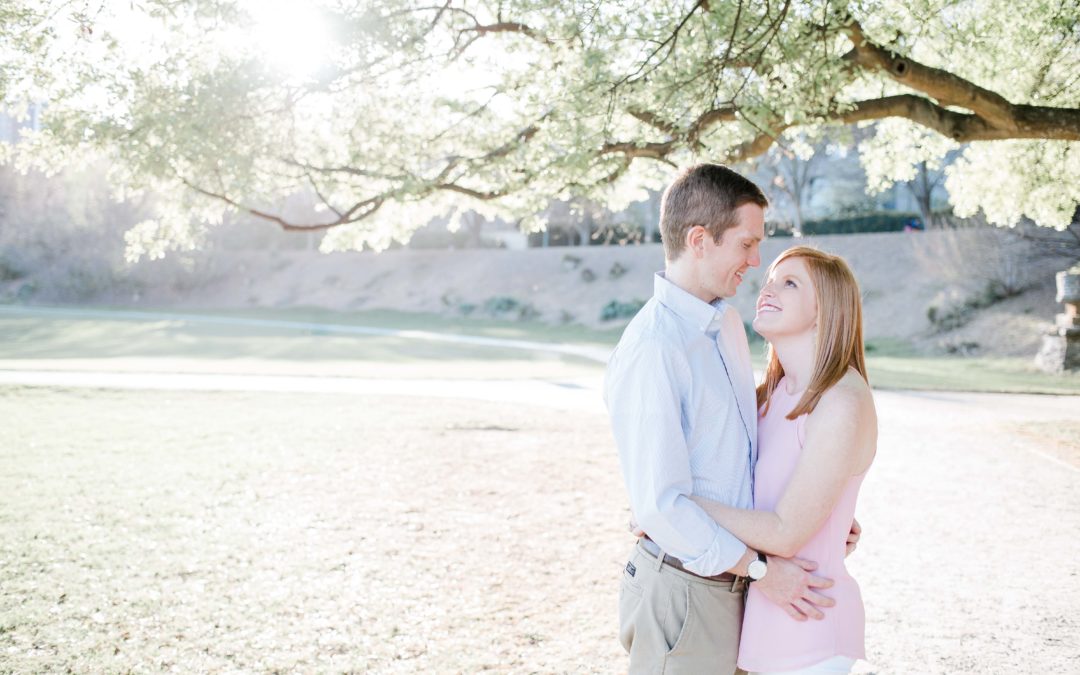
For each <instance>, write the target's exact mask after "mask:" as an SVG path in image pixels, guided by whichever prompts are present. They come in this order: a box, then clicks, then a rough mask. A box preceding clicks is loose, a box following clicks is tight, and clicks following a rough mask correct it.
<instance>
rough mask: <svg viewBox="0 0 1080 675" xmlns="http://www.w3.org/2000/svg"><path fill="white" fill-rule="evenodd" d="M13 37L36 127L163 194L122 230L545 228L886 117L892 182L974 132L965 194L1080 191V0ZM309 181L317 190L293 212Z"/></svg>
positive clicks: (194, 1) (1051, 220)
mask: <svg viewBox="0 0 1080 675" xmlns="http://www.w3.org/2000/svg"><path fill="white" fill-rule="evenodd" d="M289 7H292V8H293V9H292V10H288V8H289ZM286 11H292V12H293V14H285V13H283V12H286ZM275 12H276V13H275ZM319 26H322V27H323V28H322V29H320V28H319ZM271 29H272V30H271ZM274 31H277V32H274ZM0 64H2V65H0V89H2V92H0V93H2V95H3V98H4V99H5V100H7V101H8V102H10V103H14V104H18V103H20V102H25V101H28V100H46V101H47V102H48V107H47V110H46V115H45V120H44V123H45V127H46V128H45V131H44V133H43V134H41V135H40V137H38V138H37V139H34V140H32V141H28V142H25V143H23V144H20V146H19V148H20V154H22V155H23V156H24V157H29V158H31V159H33V161H34V162H35V163H37V164H38V165H42V166H50V165H52V166H56V165H63V164H68V163H71V162H72V161H74V159H75V158H76V156H77V151H82V150H89V151H93V152H96V153H104V154H106V155H107V156H108V157H109V159H110V160H111V162H112V164H111V168H110V174H109V180H110V181H111V182H112V183H113V184H115V185H117V186H118V187H119V188H120V189H122V190H123V191H124V193H125V194H130V193H132V192H139V191H147V190H152V191H154V192H156V193H158V194H159V195H161V196H162V197H161V198H159V199H158V200H157V204H158V206H159V209H160V210H159V213H158V214H157V215H156V216H155V217H153V218H150V219H148V220H146V221H144V222H142V223H140V224H138V225H137V226H136V227H135V228H133V229H132V231H131V232H129V234H128V237H127V245H128V251H129V255H130V256H131V257H138V256H140V255H150V256H158V255H161V254H163V253H164V251H165V250H167V249H168V248H169V247H175V246H185V245H189V244H190V243H191V242H193V241H196V242H197V240H198V237H199V235H200V232H202V231H203V228H205V227H206V226H207V225H212V224H215V223H218V222H220V221H221V218H222V215H223V213H224V212H228V211H245V212H248V213H250V214H253V215H255V216H257V217H259V218H262V219H265V220H266V221H267V222H270V223H274V224H275V225H277V226H279V227H282V228H285V229H286V230H330V232H328V233H327V236H326V237H324V239H323V240H322V247H323V249H324V250H334V249H350V248H363V247H369V248H376V249H379V248H385V247H387V246H389V245H390V244H391V243H392V242H393V241H395V240H399V241H402V240H406V239H407V238H408V237H409V235H410V234H411V232H413V231H414V230H415V229H416V228H417V227H420V226H421V225H423V224H424V223H426V222H429V221H430V219H431V218H432V217H433V216H436V215H440V214H446V213H449V212H454V213H456V214H461V213H464V212H466V211H468V210H474V211H476V212H478V213H480V214H482V215H484V216H485V217H493V216H496V215H498V216H502V217H504V218H506V219H508V220H518V219H520V220H521V222H522V224H523V227H524V228H525V229H527V230H531V229H535V228H537V227H540V226H542V225H543V222H542V220H539V219H538V216H537V214H540V213H542V212H543V210H544V206H545V205H546V203H547V202H548V201H549V200H551V199H559V200H569V199H571V198H584V199H591V200H595V201H599V202H602V203H604V204H606V205H607V206H608V207H609V208H610V209H612V210H619V209H621V208H622V207H623V206H625V205H626V204H628V203H630V202H632V201H635V200H638V199H642V198H644V197H645V196H646V193H645V192H644V191H643V188H644V187H652V188H656V187H658V186H660V185H662V184H663V183H664V182H666V181H667V180H668V179H670V176H671V174H672V172H673V170H674V168H675V167H680V166H684V165H686V164H688V163H690V162H693V161H698V160H716V161H725V162H729V163H734V162H738V161H743V160H747V159H750V158H753V157H756V156H759V155H761V154H762V153H764V152H766V151H767V150H768V149H769V148H771V147H773V146H774V144H777V142H778V141H779V142H781V143H783V141H784V138H785V137H786V136H785V134H789V133H804V132H813V131H815V130H818V129H820V128H821V127H822V126H824V125H831V124H853V123H863V122H868V121H875V120H876V121H879V122H880V124H879V133H877V134H875V136H874V139H877V140H876V141H874V140H871V141H868V142H867V143H864V144H863V145H864V147H862V148H861V155H862V157H863V158H864V162H865V167H866V170H867V174H868V176H870V175H872V176H873V177H874V181H876V183H877V184H878V185H879V186H884V185H886V184H889V183H891V182H894V181H897V180H901V181H902V180H910V179H911V176H910V174H911V167H913V166H917V165H918V164H919V163H920V162H926V163H927V166H928V167H929V168H934V169H936V168H938V166H939V163H940V159H941V157H943V156H944V154H945V153H946V152H948V151H949V150H952V149H955V148H956V147H958V144H967V145H966V146H965V148H964V149H963V151H962V153H961V156H960V157H959V158H958V160H957V161H956V162H955V163H954V164H953V165H951V166H950V167H949V168H948V169H947V170H946V178H945V180H946V185H947V187H948V191H949V194H950V198H951V200H952V206H953V209H954V211H955V212H956V213H958V214H960V215H965V214H972V213H975V212H977V211H979V210H980V209H981V210H982V211H983V212H984V213H985V214H986V217H987V218H988V219H989V220H990V221H991V222H994V223H998V224H1013V223H1015V222H1017V221H1018V220H1019V219H1020V218H1021V217H1024V216H1026V217H1028V218H1030V219H1032V220H1033V221H1035V222H1037V223H1039V224H1041V225H1047V226H1054V227H1058V228H1063V227H1065V226H1066V225H1067V223H1068V222H1069V220H1070V218H1071V215H1072V212H1073V209H1074V208H1075V205H1076V204H1077V203H1078V202H1080V181H1077V180H1076V176H1078V175H1080V143H1078V142H1080V79H1078V78H1077V77H1076V73H1077V72H1080V4H1078V3H1076V2H1073V1H1062V0H1029V1H1026V2H1020V3H1018V2H1015V1H1014V0H964V1H962V2H957V1H956V0H810V1H808V2H798V3H796V2H792V1H790V0H786V1H784V0H781V1H779V2H766V3H761V2H748V1H745V0H736V1H731V2H717V1H715V0H712V1H709V0H696V1H692V0H683V1H674V0H669V1H665V2H653V1H651V0H650V1H648V2H646V1H644V0H633V1H629V0H628V1H626V2H618V3H615V2H611V3H601V2H592V1H588V2H586V1H584V0H512V1H509V2H508V1H506V0H499V1H495V0H472V1H469V2H465V1H464V0H447V1H446V2H435V3H431V2H417V1H415V0H372V1H371V2H363V3H355V2H344V1H343V0H322V1H321V2H312V3H294V4H293V5H284V4H282V3H261V2H256V1H255V0H189V1H187V2H183V3H178V2H175V1H174V0H141V1H140V2H126V1H125V2H119V1H117V2H104V3H85V2H70V0H46V1H44V2H41V1H36V0H35V1H31V0H8V2H5V3H4V6H3V9H2V10H0ZM300 190H307V191H311V192H312V193H313V194H315V195H317V197H318V200H319V202H320V208H321V213H320V214H319V215H317V216H314V217H311V218H307V219H301V220H296V219H290V218H287V217H284V216H283V215H282V213H281V211H280V210H279V209H278V206H277V205H278V204H279V203H280V202H281V200H282V198H283V197H284V196H286V195H289V194H293V193H296V192H298V191H300ZM454 217H458V216H454Z"/></svg>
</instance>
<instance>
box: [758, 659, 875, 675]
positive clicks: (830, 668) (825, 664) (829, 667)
mask: <svg viewBox="0 0 1080 675" xmlns="http://www.w3.org/2000/svg"><path fill="white" fill-rule="evenodd" d="M853 665H855V659H853V658H849V657H847V656H834V657H832V658H828V659H825V660H824V661H818V662H817V663H814V664H811V665H809V666H806V667H804V668H797V669H795V670H770V671H769V672H767V673H755V675H842V674H845V675H846V673H850V672H851V667H852V666H853Z"/></svg>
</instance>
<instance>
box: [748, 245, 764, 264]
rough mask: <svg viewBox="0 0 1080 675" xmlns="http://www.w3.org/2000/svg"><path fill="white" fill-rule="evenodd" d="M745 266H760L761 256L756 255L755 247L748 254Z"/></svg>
mask: <svg viewBox="0 0 1080 675" xmlns="http://www.w3.org/2000/svg"><path fill="white" fill-rule="evenodd" d="M746 264H747V265H750V267H757V266H758V265H760V264H761V254H760V253H758V251H757V248H756V247H755V248H754V250H753V251H751V252H750V259H749V260H747V261H746Z"/></svg>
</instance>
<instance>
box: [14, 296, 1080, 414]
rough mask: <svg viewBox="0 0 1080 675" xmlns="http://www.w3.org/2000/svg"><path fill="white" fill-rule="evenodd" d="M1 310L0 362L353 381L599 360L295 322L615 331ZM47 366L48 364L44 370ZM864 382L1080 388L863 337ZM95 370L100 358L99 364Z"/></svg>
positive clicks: (1028, 369)
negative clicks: (251, 322) (90, 315)
mask: <svg viewBox="0 0 1080 675" xmlns="http://www.w3.org/2000/svg"><path fill="white" fill-rule="evenodd" d="M32 312H33V310H30V311H29V312H27V313H23V314H19V313H3V314H0V367H3V368H42V367H44V368H56V367H59V366H60V365H62V364H67V367H76V368H78V367H87V366H86V362H87V361H90V362H99V361H101V360H108V362H109V365H108V368H112V369H117V370H145V369H154V368H157V369H159V370H199V371H215V372H216V371H220V370H244V371H247V372H275V373H276V372H297V373H300V372H305V373H308V374H313V375H335V374H336V375H353V376H361V377H391V376H395V377H414V376H415V377H439V376H442V377H470V378H492V377H493V378H509V377H525V378H528V377H579V376H580V377H587V376H596V375H598V374H599V372H600V369H601V368H602V367H603V364H602V363H600V362H597V361H595V360H593V361H590V360H587V359H582V358H578V357H575V356H568V355H559V354H551V353H543V352H538V351H530V350H522V349H509V348H502V347H489V346H479V345H463V344H450V343H440V342H431V341H426V340H416V339H405V338H400V337H391V336H376V335H354V334H342V333H338V332H334V331H333V330H322V329H318V328H312V327H310V326H305V325H303V324H311V323H319V324H331V325H334V326H345V327H355V326H362V327H369V328H380V329H395V330H406V331H425V332H434V333H441V334H451V335H474V336H481V337H491V338H501V339H508V340H525V341H531V342H539V343H547V344H553V345H560V344H568V343H569V344H576V345H582V346H585V347H589V348H593V349H594V350H596V351H597V352H598V353H601V354H602V353H603V351H604V350H605V349H608V348H610V347H613V346H614V345H615V343H616V342H617V341H618V338H619V335H620V334H621V328H616V329H610V330H604V331H597V330H591V329H589V328H586V327H583V326H576V325H569V326H549V325H546V324H541V323H536V322H527V321H520V322H506V321H494V320H485V319H463V318H444V317H439V316H433V315H426V314H415V313H408V312H391V311H368V312H351V313H341V312H331V311H327V310H319V309H304V308H296V309H288V310H239V311H235V312H233V311H230V312H224V311H197V312H196V311H190V312H180V314H192V315H199V316H206V317H220V318H221V319H223V320H228V319H229V318H241V319H245V320H257V321H268V322H295V323H296V324H297V325H296V326H292V327H290V326H284V325H280V324H278V325H267V326H259V325H242V326H236V325H224V324H214V323H198V322H190V321H184V320H183V319H169V320H166V319H162V320H137V319H134V318H126V317H125V315H123V314H118V315H116V316H115V317H113V318H101V317H94V318H61V317H57V316H47V315H40V314H34V313H32ZM751 350H752V353H753V354H754V361H755V363H754V365H755V367H756V368H758V369H761V368H762V367H763V365H764V354H763V343H762V342H761V341H760V340H759V341H755V342H753V343H752V344H751ZM42 364H49V365H42ZM867 364H868V367H869V369H870V379H871V382H872V383H873V385H874V386H875V387H878V388H882V389H926V390H951V391H973V392H1002V393H1005V392H1007V393H1041V394H1080V373H1073V374H1066V375H1050V374H1047V373H1043V372H1040V371H1038V370H1036V369H1035V367H1034V365H1033V363H1032V360H1031V359H1022V358H985V357H960V356H950V357H930V356H923V355H920V354H917V353H916V352H915V351H914V350H913V349H911V348H910V346H908V345H906V344H905V343H903V342H899V341H890V340H878V341H871V342H869V343H868V344H867ZM102 367H103V366H102V365H101V364H100V363H98V365H97V368H98V369H101V368H102Z"/></svg>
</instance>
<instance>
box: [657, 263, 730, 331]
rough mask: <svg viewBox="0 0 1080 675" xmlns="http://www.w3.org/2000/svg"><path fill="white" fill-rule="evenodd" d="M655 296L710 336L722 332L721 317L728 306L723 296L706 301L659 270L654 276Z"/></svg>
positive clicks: (661, 302)
mask: <svg viewBox="0 0 1080 675" xmlns="http://www.w3.org/2000/svg"><path fill="white" fill-rule="evenodd" d="M653 296H654V297H655V298H656V299H657V300H658V301H660V304H662V305H663V306H664V307H667V308H668V309H670V310H671V311H672V312H674V313H675V314H676V315H677V316H678V317H679V318H681V319H683V320H685V321H688V322H690V323H691V324H692V325H693V326H694V327H695V328H697V329H698V330H700V331H701V332H703V333H705V334H706V335H708V336H709V337H716V335H717V333H719V332H720V325H721V323H720V322H721V317H723V315H724V311H725V310H726V309H727V307H728V304H727V302H725V301H724V299H723V298H717V299H716V300H714V301H713V302H712V303H708V302H705V301H704V300H701V299H700V298H697V297H695V296H694V295H692V294H690V293H688V292H686V291H684V290H683V289H681V288H679V287H678V286H676V285H675V284H673V283H672V282H670V281H668V279H667V276H666V275H665V274H664V273H663V272H657V273H656V276H655V277H654V278H653Z"/></svg>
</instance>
